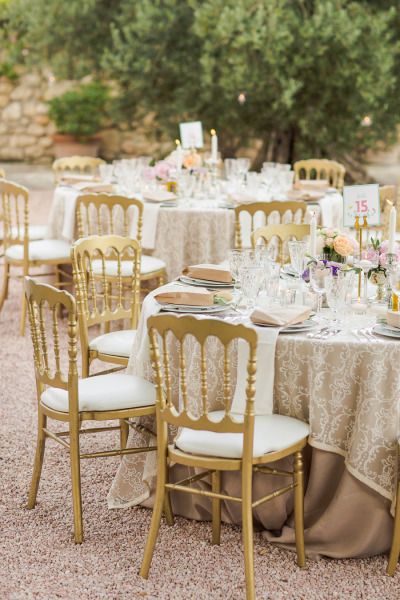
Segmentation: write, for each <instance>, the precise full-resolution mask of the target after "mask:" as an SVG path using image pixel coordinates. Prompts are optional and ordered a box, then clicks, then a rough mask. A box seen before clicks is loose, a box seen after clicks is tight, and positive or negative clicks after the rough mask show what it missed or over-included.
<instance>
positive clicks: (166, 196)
mask: <svg viewBox="0 0 400 600" xmlns="http://www.w3.org/2000/svg"><path fill="white" fill-rule="evenodd" d="M143 199H144V200H147V202H169V201H171V200H176V196H175V194H173V193H172V192H168V191H167V190H153V191H147V192H144V193H143Z"/></svg>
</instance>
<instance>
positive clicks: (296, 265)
mask: <svg viewBox="0 0 400 600" xmlns="http://www.w3.org/2000/svg"><path fill="white" fill-rule="evenodd" d="M288 248H289V255H290V262H291V263H292V267H293V269H294V270H295V271H296V273H297V276H298V279H299V281H301V276H302V274H303V271H304V259H305V256H306V254H307V249H308V243H307V242H306V241H304V240H301V241H299V240H292V241H290V242H288Z"/></svg>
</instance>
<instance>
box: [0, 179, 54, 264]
mask: <svg viewBox="0 0 400 600" xmlns="http://www.w3.org/2000/svg"><path fill="white" fill-rule="evenodd" d="M5 178H6V173H5V171H4V169H0V179H5ZM3 222H4V217H3V213H2V207H1V206H0V223H1V224H3ZM46 229H47V225H29V239H30V240H32V241H33V240H43V239H44V238H45V237H46ZM3 240H4V230H3V229H2V230H1V232H0V245H1V244H2V243H3ZM0 256H4V255H3V253H1V255H0Z"/></svg>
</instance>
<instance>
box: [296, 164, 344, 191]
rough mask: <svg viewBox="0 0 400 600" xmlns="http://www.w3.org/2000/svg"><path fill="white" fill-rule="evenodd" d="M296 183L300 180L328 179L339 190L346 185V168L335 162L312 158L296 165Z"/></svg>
mask: <svg viewBox="0 0 400 600" xmlns="http://www.w3.org/2000/svg"><path fill="white" fill-rule="evenodd" d="M294 172H295V182H296V181H299V180H300V179H327V180H328V181H329V184H330V185H331V186H333V187H335V188H337V189H338V190H341V189H342V188H343V185H344V176H345V174H346V169H345V167H344V166H343V165H342V164H340V163H338V162H336V161H335V160H327V159H326V158H310V159H307V160H298V161H297V162H295V163H294Z"/></svg>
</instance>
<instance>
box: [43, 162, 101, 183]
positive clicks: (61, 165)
mask: <svg viewBox="0 0 400 600" xmlns="http://www.w3.org/2000/svg"><path fill="white" fill-rule="evenodd" d="M105 164H106V161H105V160H103V159H102V158H94V157H93V156H66V157H63V158H57V159H56V160H55V161H54V162H53V167H52V168H53V172H54V177H55V180H56V183H58V182H59V181H60V180H61V179H63V177H68V175H71V174H77V173H79V174H81V175H93V176H95V175H97V174H98V170H99V166H100V165H105Z"/></svg>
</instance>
